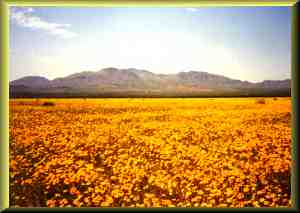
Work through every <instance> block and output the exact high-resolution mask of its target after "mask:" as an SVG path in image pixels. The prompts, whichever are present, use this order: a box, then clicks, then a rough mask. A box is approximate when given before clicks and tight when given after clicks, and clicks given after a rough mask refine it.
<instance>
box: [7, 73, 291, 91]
mask: <svg viewBox="0 0 300 213" xmlns="http://www.w3.org/2000/svg"><path fill="white" fill-rule="evenodd" d="M9 86H10V96H11V97H22V96H24V97H27V96H32V97H35V96H39V95H40V96H43V94H44V95H46V94H47V95H48V96H49V94H50V96H55V95H57V96H64V95H66V94H69V95H70V94H71V95H72V94H77V95H79V96H80V94H81V95H83V96H89V95H94V96H95V95H100V96H101V94H108V95H109V94H113V93H118V94H121V93H122V94H124V95H125V94H131V93H135V94H140V95H142V96H143V95H145V94H148V95H149V94H156V95H159V94H160V95H164V94H174V95H176V94H178V95H180V94H181V95H182V94H190V95H200V96H201V94H206V95H207V94H211V95H213V96H214V95H217V94H219V95H221V94H244V95H247V94H248V95H250V96H251V94H252V93H253V92H254V93H255V92H256V93H257V92H258V91H259V93H260V94H262V95H264V94H270V93H272V94H273V93H274V95H275V96H276V92H277V93H278V94H279V95H280V94H282V93H283V92H284V94H286V95H290V89H291V80H290V79H285V80H265V81H262V82H258V83H252V82H248V81H241V80H237V79H232V78H229V77H226V76H222V75H216V74H210V73H208V72H202V71H188V72H179V73H177V74H155V73H152V72H150V71H147V70H139V69H135V68H129V69H117V68H114V67H109V68H104V69H102V70H100V71H96V72H94V71H84V72H80V73H75V74H72V75H69V76H66V77H61V78H56V79H53V80H48V79H47V78H44V77H41V76H27V77H23V78H20V79H17V80H14V81H11V82H10V84H9ZM51 94H52V95H51ZM47 95H46V96H47Z"/></svg>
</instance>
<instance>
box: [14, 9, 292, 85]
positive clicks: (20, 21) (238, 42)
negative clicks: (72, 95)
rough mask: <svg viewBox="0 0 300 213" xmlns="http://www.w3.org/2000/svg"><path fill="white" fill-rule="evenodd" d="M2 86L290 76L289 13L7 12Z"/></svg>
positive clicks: (255, 10) (194, 10)
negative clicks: (96, 78)
mask: <svg viewBox="0 0 300 213" xmlns="http://www.w3.org/2000/svg"><path fill="white" fill-rule="evenodd" d="M10 13H11V15H10V80H15V79H17V78H20V77H23V76H28V75H39V76H44V77H47V78H49V79H53V78H56V77H63V76H67V75H70V74H73V73H75V72H81V71H87V70H89V71H97V70H100V69H102V68H105V67H116V68H137V69H146V70H149V71H151V72H154V73H177V72H181V71H190V70H196V71H206V72H209V73H215V74H220V75H225V76H228V77H231V78H236V79H240V80H249V81H262V80H265V79H285V78H290V77H291V65H290V61H291V20H290V19H291V9H290V7H226V8H225V7H224V8H220V7H215V8H213V7H200V8H75V7H74V8H72V7H65V8H62V7H11V10H10Z"/></svg>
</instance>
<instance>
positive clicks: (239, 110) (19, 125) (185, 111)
mask: <svg viewBox="0 0 300 213" xmlns="http://www.w3.org/2000/svg"><path fill="white" fill-rule="evenodd" d="M48 101H53V102H55V106H47V107H45V106H42V105H41V104H39V103H40V102H37V101H35V100H25V101H20V100H13V101H11V103H10V204H11V206H48V207H59V206H60V207H64V206H75V207H84V206H87V207H92V206H95V207H101V206H110V207H112V206H118V207H125V206H126V207H245V206H253V207H262V206H268V207H279V206H291V199H290V175H291V106H290V99H288V98H281V99H278V100H276V101H275V100H273V99H271V98H270V99H266V104H263V105H262V104H257V103H255V99H251V98H245V99H102V100H100V99H99V100H97V99H95V100H48Z"/></svg>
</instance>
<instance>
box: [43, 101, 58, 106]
mask: <svg viewBox="0 0 300 213" xmlns="http://www.w3.org/2000/svg"><path fill="white" fill-rule="evenodd" d="M54 105H55V104H54V103H53V102H50V101H46V102H44V103H43V106H54Z"/></svg>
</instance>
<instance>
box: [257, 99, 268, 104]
mask: <svg viewBox="0 0 300 213" xmlns="http://www.w3.org/2000/svg"><path fill="white" fill-rule="evenodd" d="M255 103H257V104H265V103H266V100H265V99H264V98H258V99H256V101H255Z"/></svg>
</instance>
